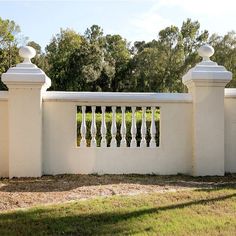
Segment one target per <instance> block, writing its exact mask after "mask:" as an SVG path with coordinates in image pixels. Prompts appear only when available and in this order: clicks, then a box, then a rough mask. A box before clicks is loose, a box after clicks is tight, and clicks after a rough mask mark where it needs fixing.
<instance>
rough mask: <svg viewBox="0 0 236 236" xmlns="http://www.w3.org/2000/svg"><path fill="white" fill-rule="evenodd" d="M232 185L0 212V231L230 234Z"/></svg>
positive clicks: (235, 207)
mask: <svg viewBox="0 0 236 236" xmlns="http://www.w3.org/2000/svg"><path fill="white" fill-rule="evenodd" d="M235 232H236V189H235V188H234V187H232V186H231V187H221V188H213V189H198V190H185V191H179V192H172V193H171V192H168V193H152V194H146V195H138V196H128V197H127V196H113V197H109V198H97V199H94V200H87V201H78V202H73V203H67V204H59V205H53V206H47V207H46V206H44V207H37V208H31V209H29V210H18V211H11V212H7V213H1V214H0V235H1V236H3V235H235Z"/></svg>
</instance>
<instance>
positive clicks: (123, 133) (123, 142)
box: [120, 107, 127, 147]
mask: <svg viewBox="0 0 236 236" xmlns="http://www.w3.org/2000/svg"><path fill="white" fill-rule="evenodd" d="M121 112H122V122H121V128H120V134H121V141H120V146H121V147H126V146H127V142H126V122H125V107H121Z"/></svg>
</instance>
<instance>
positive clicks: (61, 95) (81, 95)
mask: <svg viewBox="0 0 236 236" xmlns="http://www.w3.org/2000/svg"><path fill="white" fill-rule="evenodd" d="M43 100H44V101H63V102H79V103H127V104H129V103H191V102H192V95H191V94H189V93H124V92H50V91H49V92H45V93H44V94H43Z"/></svg>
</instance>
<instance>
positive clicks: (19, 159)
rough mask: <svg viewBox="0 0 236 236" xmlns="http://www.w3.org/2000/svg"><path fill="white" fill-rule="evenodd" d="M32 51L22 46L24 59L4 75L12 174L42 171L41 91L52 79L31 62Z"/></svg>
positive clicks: (10, 169) (33, 174)
mask: <svg viewBox="0 0 236 236" xmlns="http://www.w3.org/2000/svg"><path fill="white" fill-rule="evenodd" d="M33 51H34V49H32V48H29V47H26V48H25V50H23V48H22V49H21V55H23V56H24V59H25V60H24V62H23V63H20V64H18V65H17V66H16V67H13V68H10V69H9V70H8V71H7V72H6V73H4V74H3V75H2V81H3V82H4V83H5V84H6V85H7V87H8V89H9V92H8V122H9V177H25V176H26V177H39V176H41V175H42V93H43V91H44V90H45V89H46V88H47V87H48V86H50V79H49V78H47V76H46V75H45V74H44V72H43V71H41V70H40V69H38V68H37V67H36V66H35V65H33V64H32V63H31V62H30V58H32V54H35V53H34V52H33Z"/></svg>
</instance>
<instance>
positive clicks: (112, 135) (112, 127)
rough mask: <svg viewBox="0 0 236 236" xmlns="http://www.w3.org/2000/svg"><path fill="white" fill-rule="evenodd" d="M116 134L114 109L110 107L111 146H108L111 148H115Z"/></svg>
mask: <svg viewBox="0 0 236 236" xmlns="http://www.w3.org/2000/svg"><path fill="white" fill-rule="evenodd" d="M116 133H117V127H116V107H112V124H111V144H110V146H111V147H117V141H116Z"/></svg>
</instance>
